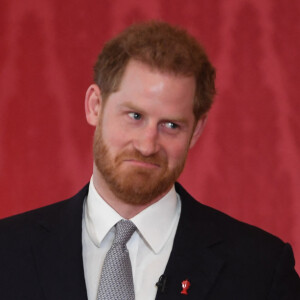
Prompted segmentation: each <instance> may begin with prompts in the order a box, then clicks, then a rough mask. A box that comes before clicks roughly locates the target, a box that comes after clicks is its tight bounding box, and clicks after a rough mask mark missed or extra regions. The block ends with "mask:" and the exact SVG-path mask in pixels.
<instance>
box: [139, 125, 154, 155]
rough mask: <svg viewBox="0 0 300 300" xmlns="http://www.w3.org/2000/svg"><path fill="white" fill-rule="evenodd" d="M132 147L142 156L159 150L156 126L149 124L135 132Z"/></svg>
mask: <svg viewBox="0 0 300 300" xmlns="http://www.w3.org/2000/svg"><path fill="white" fill-rule="evenodd" d="M133 144H134V147H135V149H136V150H138V151H139V152H140V153H141V154H142V155H144V156H150V155H152V154H155V153H157V152H158V151H159V148H160V147H159V143H158V132H157V128H156V126H151V127H150V126H149V127H147V128H144V130H141V131H140V132H139V133H137V136H136V137H135V139H134V143H133Z"/></svg>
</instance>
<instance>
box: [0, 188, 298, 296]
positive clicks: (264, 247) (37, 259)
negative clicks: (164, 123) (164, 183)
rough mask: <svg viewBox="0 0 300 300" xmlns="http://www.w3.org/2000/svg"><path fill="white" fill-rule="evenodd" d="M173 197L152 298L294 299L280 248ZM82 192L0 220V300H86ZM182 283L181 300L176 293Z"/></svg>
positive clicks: (289, 265)
mask: <svg viewBox="0 0 300 300" xmlns="http://www.w3.org/2000/svg"><path fill="white" fill-rule="evenodd" d="M176 190H177V192H178V193H179V194H180V196H181V199H182V212H181V217H180V221H179V225H178V229H177V233H176V236H175V240H174V246H173V250H172V252H171V255H170V259H169V262H168V264H167V267H166V270H165V278H166V285H165V289H164V291H163V292H161V291H158V293H157V297H156V299H158V300H164V299H171V300H176V299H199V300H200V299H207V300H209V299H210V300H212V299H216V300H226V299H230V300H233V299H238V300H247V299H249V300H250V299H251V300H259V299H272V300H275V299H293V300H296V299H298V300H299V299H300V283H299V282H300V281H299V277H298V275H297V274H296V272H295V271H294V267H293V266H294V259H293V254H292V250H291V247H290V246H289V245H288V244H284V243H283V242H282V241H280V240H279V239H278V238H276V237H274V236H272V235H270V234H268V233H266V232H264V231H262V230H260V229H258V228H255V227H252V226H250V225H247V224H244V223H241V222H239V221H237V220H234V219H232V218H231V217H229V216H227V215H225V214H223V213H221V212H219V211H216V210H214V209H212V208H209V207H207V206H205V205H202V204H200V203H198V202H197V201H195V200H194V199H193V198H192V197H191V196H190V195H189V194H188V193H187V192H186V191H185V190H184V189H183V188H182V187H181V186H180V185H178V184H176ZM87 191H88V186H86V187H85V188H84V189H83V190H81V191H80V192H79V193H78V194H77V195H76V196H75V197H73V198H71V199H69V200H65V201H62V202H59V203H56V204H53V205H50V206H48V207H44V208H41V209H38V210H35V211H31V212H27V213H24V214H21V215H18V216H14V217H11V218H7V219H4V220H2V221H0V299H3V300H10V299H13V300H19V299H20V300H27V299H28V300H43V299H48V300H69V299H70V300H71V299H72V300H86V299H87V295H86V287H85V280H84V273H83V262H82V242H81V224H82V206H83V199H84V198H85V196H86V194H87ZM145 272H147V270H145ZM185 279H188V280H189V281H190V282H191V287H190V289H189V290H188V295H182V294H181V293H180V292H181V289H182V288H181V282H182V281H183V280H185ZM93 300H94V299H93ZM112 300H116V299H112ZM122 300H124V299H122Z"/></svg>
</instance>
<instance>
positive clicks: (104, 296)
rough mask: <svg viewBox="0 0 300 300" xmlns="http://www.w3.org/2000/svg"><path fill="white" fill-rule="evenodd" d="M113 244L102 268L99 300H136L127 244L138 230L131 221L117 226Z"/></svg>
mask: <svg viewBox="0 0 300 300" xmlns="http://www.w3.org/2000/svg"><path fill="white" fill-rule="evenodd" d="M115 227H116V235H115V238H114V241H113V244H112V246H111V248H110V249H109V251H108V252H107V254H106V257H105V260H104V264H103V267H102V272H101V277H100V284H99V288H98V294H97V300H134V286H133V278H132V269H131V262H130V258H129V253H128V250H127V248H126V243H127V242H128V240H129V239H130V237H131V236H132V234H133V233H134V231H135V230H136V227H135V225H134V224H133V223H132V222H131V221H129V220H121V221H119V222H118V223H117V224H116V225H115Z"/></svg>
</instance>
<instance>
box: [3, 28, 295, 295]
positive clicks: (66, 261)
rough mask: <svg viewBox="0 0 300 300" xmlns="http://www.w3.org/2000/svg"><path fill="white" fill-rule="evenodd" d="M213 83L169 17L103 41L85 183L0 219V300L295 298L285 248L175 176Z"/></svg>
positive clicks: (90, 99) (89, 108) (90, 100)
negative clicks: (61, 197) (203, 200)
mask: <svg viewBox="0 0 300 300" xmlns="http://www.w3.org/2000/svg"><path fill="white" fill-rule="evenodd" d="M214 78H215V71H214V68H213V67H212V65H211V64H210V62H209V60H208V58H207V56H206V54H205V52H204V50H203V49H202V47H201V46H199V45H198V43H197V42H196V41H195V39H194V38H192V37H191V36H189V35H188V34H187V33H186V32H185V31H183V30H181V29H177V28H174V27H172V26H170V25H168V24H166V23H162V22H149V23H143V24H139V25H134V26H131V27H129V28H128V29H127V30H125V31H124V32H123V33H121V34H120V35H119V36H117V37H116V38H115V39H113V40H111V41H110V42H108V43H107V44H106V45H105V47H104V49H103V51H102V52H101V54H100V55H99V58H98V61H97V63H96V65H95V83H94V84H92V85H91V86H90V87H89V88H88V90H87V93H86V99H85V111H86V118H87V121H88V123H89V124H91V125H93V126H95V128H96V129H95V136H94V147H93V149H94V168H93V176H92V179H91V181H90V183H89V185H88V186H86V187H85V188H84V189H83V190H82V191H80V192H79V193H78V194H77V195H76V196H75V197H73V198H71V199H69V200H66V201H63V202H60V203H58V204H54V205H51V206H48V207H45V208H41V209H38V210H35V211H32V212H28V213H25V214H22V215H19V216H15V217H12V218H8V219H6V220H2V221H1V224H0V239H1V246H0V254H1V255H0V291H1V295H2V296H1V297H2V298H3V299H30V300H34V299H55V300H58V299H64V300H65V299H81V300H82V299H87V298H88V299H93V300H95V299H122V300H123V299H143V300H145V299H172V300H174V299H183V298H185V297H186V298H187V299H188V298H189V299H243V300H244V299H300V288H299V286H300V281H299V277H298V275H297V274H296V272H295V270H294V259H293V254H292V250H291V248H290V246H289V245H288V244H285V243H283V242H282V241H280V240H279V239H278V238H276V237H274V236H271V235H270V234H268V233H265V232H264V231H262V230H260V229H258V228H255V227H252V226H250V225H247V224H243V223H241V222H238V221H236V220H234V219H232V218H230V217H229V216H227V215H225V214H223V213H221V212H218V211H216V210H214V209H211V208H209V207H206V206H204V205H202V204H200V203H198V202H197V201H196V200H194V199H193V198H192V197H191V196H190V195H189V194H188V193H187V192H186V191H185V190H184V189H183V188H182V187H181V186H180V185H179V184H177V183H175V181H176V179H177V178H178V176H179V175H180V173H181V171H182V169H183V167H184V163H185V159H186V156H187V153H188V150H189V148H191V147H192V146H193V145H194V144H195V143H196V141H197V140H198V138H199V137H200V135H201V133H202V130H203V128H204V125H205V121H206V117H207V112H208V110H209V108H210V106H211V103H212V99H213V96H214V93H215V88H214ZM123 219H124V220H123ZM121 220H123V221H121ZM128 220H129V221H128ZM120 224H121V225H120ZM123 224H126V226H127V227H126V226H125V227H126V228H125V227H122V229H120V228H121V226H123ZM124 228H125V229H124ZM127 228H130V229H129V231H130V233H128V232H129V231H126V233H124V232H125V231H124V230H127ZM122 230H123V231H122ZM121 231H122V233H120V232H121ZM123 236H126V242H124V241H125V239H124V241H122V242H121V239H123ZM117 244H118V245H120V244H122V245H121V246H120V248H118V247H119V246H118V245H117ZM116 260H118V263H115V261H116Z"/></svg>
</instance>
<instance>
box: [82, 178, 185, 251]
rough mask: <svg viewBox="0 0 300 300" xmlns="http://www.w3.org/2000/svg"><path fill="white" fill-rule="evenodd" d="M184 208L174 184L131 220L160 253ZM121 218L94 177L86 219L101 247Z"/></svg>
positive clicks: (91, 235)
mask: <svg viewBox="0 0 300 300" xmlns="http://www.w3.org/2000/svg"><path fill="white" fill-rule="evenodd" d="M180 211H181V202H180V197H179V195H178V194H176V191H175V187H174V186H173V187H172V188H171V190H170V191H169V192H168V193H167V194H166V195H165V196H164V197H163V198H161V199H160V200H159V201H157V202H156V203H154V204H153V205H151V206H149V207H147V208H146V209H144V210H143V211H141V212H140V213H139V214H137V215H136V216H135V217H133V218H132V219H131V221H132V222H133V223H134V224H135V226H136V227H137V229H138V231H139V233H140V234H141V236H142V238H143V239H144V240H145V241H146V243H147V244H148V245H149V246H150V247H151V249H152V250H153V251H154V252H155V253H156V254H157V253H159V251H160V250H161V249H162V248H163V246H164V245H165V244H166V242H167V240H168V238H169V236H170V235H171V232H172V230H173V228H174V226H177V224H178V220H179V216H180ZM121 219H122V217H121V216H120V215H119V214H118V213H117V212H116V211H115V210H114V209H113V208H112V207H111V206H109V205H108V204H107V203H106V202H105V201H104V199H103V198H102V197H101V196H100V195H99V194H98V192H97V191H96V188H95V186H94V183H93V177H92V179H91V181H90V187H89V192H88V195H87V200H86V204H85V223H86V228H87V232H88V234H89V236H90V238H91V240H92V241H93V243H94V244H95V245H96V246H97V247H100V244H101V242H102V240H103V239H104V238H105V236H106V235H107V233H108V232H109V231H110V229H111V228H112V227H113V226H114V225H115V224H116V223H117V222H118V221H120V220H121Z"/></svg>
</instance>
